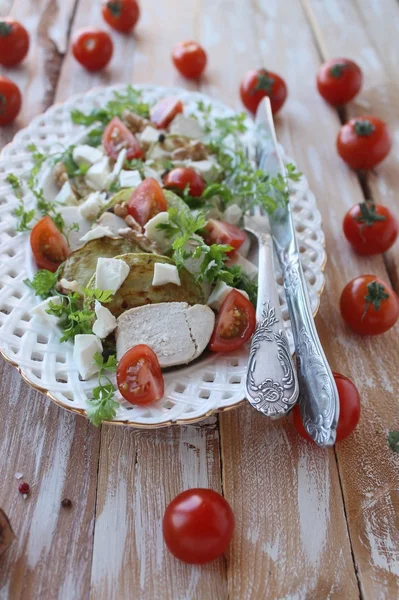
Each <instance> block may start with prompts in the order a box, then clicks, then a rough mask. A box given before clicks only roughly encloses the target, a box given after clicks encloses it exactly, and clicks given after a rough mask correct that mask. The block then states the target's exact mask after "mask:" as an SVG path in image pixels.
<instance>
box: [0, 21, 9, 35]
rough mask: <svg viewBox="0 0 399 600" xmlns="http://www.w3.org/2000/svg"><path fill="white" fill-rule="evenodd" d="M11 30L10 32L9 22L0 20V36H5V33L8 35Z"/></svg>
mask: <svg viewBox="0 0 399 600" xmlns="http://www.w3.org/2000/svg"><path fill="white" fill-rule="evenodd" d="M11 32H12V25H11V23H6V22H5V21H0V36H1V37H6V36H7V35H10V33H11Z"/></svg>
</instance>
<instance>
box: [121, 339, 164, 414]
mask: <svg viewBox="0 0 399 600" xmlns="http://www.w3.org/2000/svg"><path fill="white" fill-rule="evenodd" d="M116 382H117V384H118V388H119V391H120V393H121V394H122V396H123V397H124V398H125V400H127V401H128V402H130V404H138V405H142V404H151V403H152V402H156V401H157V400H160V399H161V398H162V396H163V394H164V382H163V376H162V371H161V367H160V366H159V362H158V358H157V355H156V354H155V352H154V351H153V350H151V348H150V347H149V346H146V345H145V344H139V345H138V346H134V347H133V348H130V350H128V351H127V352H126V353H125V354H124V355H123V356H122V358H121V359H120V361H119V362H118V368H117V371H116Z"/></svg>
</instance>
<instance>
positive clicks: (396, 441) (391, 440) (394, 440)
mask: <svg viewBox="0 0 399 600" xmlns="http://www.w3.org/2000/svg"><path fill="white" fill-rule="evenodd" d="M388 444H389V447H390V448H391V450H393V451H394V452H396V453H397V454H399V431H390V432H389V433H388Z"/></svg>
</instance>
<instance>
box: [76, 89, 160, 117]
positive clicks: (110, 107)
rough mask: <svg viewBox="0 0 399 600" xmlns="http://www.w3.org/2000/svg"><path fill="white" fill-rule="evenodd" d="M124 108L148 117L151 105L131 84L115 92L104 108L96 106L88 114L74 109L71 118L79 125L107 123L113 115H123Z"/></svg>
mask: <svg viewBox="0 0 399 600" xmlns="http://www.w3.org/2000/svg"><path fill="white" fill-rule="evenodd" d="M124 110H129V111H130V112H132V113H134V114H136V115H139V116H140V117H144V118H148V117H149V114H150V107H149V105H148V104H147V103H146V102H143V100H142V92H141V90H136V89H135V88H134V87H133V86H131V85H129V86H128V87H127V89H126V91H124V92H114V95H113V98H112V100H110V101H109V102H108V103H107V104H106V106H105V107H104V108H95V109H93V110H92V111H91V112H90V113H88V114H85V113H83V112H82V111H80V110H72V111H71V119H72V121H73V122H74V123H76V124H78V125H86V126H88V125H92V124H93V123H98V122H100V123H103V124H107V123H109V121H111V119H113V117H116V116H121V115H122V113H123V111H124Z"/></svg>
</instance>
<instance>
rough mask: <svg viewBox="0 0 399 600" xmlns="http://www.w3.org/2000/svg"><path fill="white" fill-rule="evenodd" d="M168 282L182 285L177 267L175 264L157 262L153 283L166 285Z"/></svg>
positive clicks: (154, 284) (155, 285)
mask: <svg viewBox="0 0 399 600" xmlns="http://www.w3.org/2000/svg"><path fill="white" fill-rule="evenodd" d="M167 283H174V284H175V285H181V284H180V277H179V271H178V270H177V267H176V266H175V265H168V264H167V263H155V265H154V277H153V280H152V285H153V286H154V287H157V286H159V285H166V284H167Z"/></svg>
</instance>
